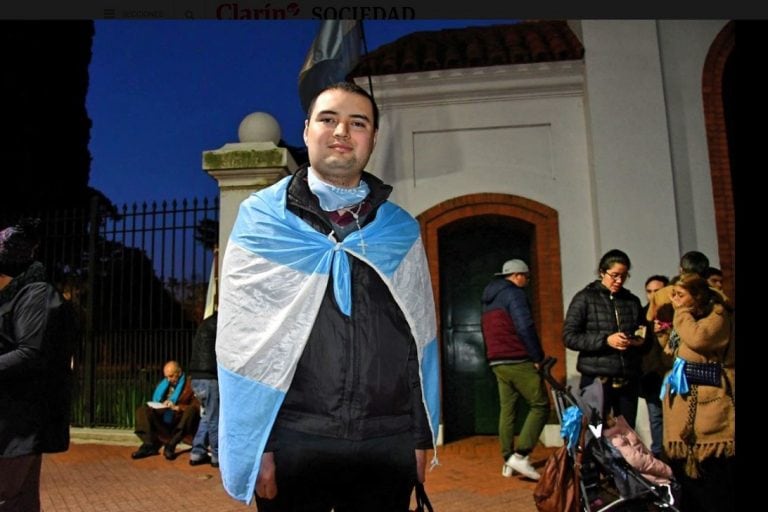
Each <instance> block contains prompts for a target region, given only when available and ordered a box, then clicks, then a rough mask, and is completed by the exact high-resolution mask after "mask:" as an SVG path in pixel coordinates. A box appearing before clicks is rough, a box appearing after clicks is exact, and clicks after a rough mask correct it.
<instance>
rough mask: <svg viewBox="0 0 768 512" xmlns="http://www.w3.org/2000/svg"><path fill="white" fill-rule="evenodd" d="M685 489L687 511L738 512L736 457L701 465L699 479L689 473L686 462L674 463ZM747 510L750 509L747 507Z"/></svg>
mask: <svg viewBox="0 0 768 512" xmlns="http://www.w3.org/2000/svg"><path fill="white" fill-rule="evenodd" d="M670 466H671V467H672V471H673V472H674V474H675V478H676V479H677V481H678V482H679V483H680V487H681V488H682V496H681V498H680V506H679V507H678V508H679V509H680V510H682V511H683V512H730V511H732V510H736V457H711V458H709V459H705V460H704V461H703V462H700V463H699V478H695V479H694V478H691V477H689V476H687V475H686V474H685V471H684V468H685V460H684V459H683V460H680V459H675V460H673V461H671V462H670ZM747 508H750V507H749V506H747Z"/></svg>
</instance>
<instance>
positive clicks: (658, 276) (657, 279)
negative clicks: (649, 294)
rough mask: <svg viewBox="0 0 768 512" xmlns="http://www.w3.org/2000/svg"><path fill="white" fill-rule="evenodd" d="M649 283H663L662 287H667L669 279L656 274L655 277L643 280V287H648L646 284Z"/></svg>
mask: <svg viewBox="0 0 768 512" xmlns="http://www.w3.org/2000/svg"><path fill="white" fill-rule="evenodd" d="M651 281H659V282H660V283H664V286H667V285H668V284H669V278H668V277H667V276H662V275H661V274H657V275H655V276H651V277H649V278H648V279H646V280H645V286H648V283H650V282H651Z"/></svg>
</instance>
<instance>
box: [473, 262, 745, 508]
mask: <svg viewBox="0 0 768 512" xmlns="http://www.w3.org/2000/svg"><path fill="white" fill-rule="evenodd" d="M630 268H631V262H630V259H629V256H628V255H627V254H626V253H625V252H623V251H620V250H617V249H613V250H610V251H608V252H606V253H605V254H604V255H603V256H602V257H601V258H600V261H599V262H598V265H597V279H596V280H594V281H592V282H590V283H588V284H587V285H586V286H585V287H584V288H583V289H582V290H580V291H578V292H577V293H576V295H575V296H574V297H573V298H572V299H571V301H570V304H569V306H568V309H567V313H566V315H565V320H564V324H563V339H564V343H565V346H566V347H567V348H569V349H571V350H574V351H576V352H577V354H578V360H577V369H578V371H579V374H580V382H579V387H580V388H581V389H582V390H585V389H586V388H587V387H589V386H591V385H593V384H595V383H599V386H600V388H601V393H600V396H601V397H602V410H601V411H599V413H600V415H601V418H602V419H603V420H604V421H606V422H607V424H608V425H612V424H613V423H614V421H616V420H618V421H619V423H620V424H622V425H624V426H625V427H624V428H625V430H631V429H634V428H635V426H636V421H637V412H638V399H639V397H643V398H644V399H645V402H646V405H647V409H648V420H649V425H648V426H649V430H650V433H651V443H650V444H651V446H650V451H649V453H648V455H651V454H652V455H653V456H654V457H655V458H656V459H658V460H659V461H664V462H667V463H668V464H669V466H671V470H672V471H671V472H672V473H674V476H675V478H676V479H677V481H678V482H679V483H680V486H681V496H680V499H681V500H680V502H679V503H678V506H680V507H682V508H681V509H682V510H696V511H699V510H704V511H707V510H712V511H715V510H718V511H722V510H731V509H732V508H733V506H734V503H735V501H734V500H735V494H734V481H735V460H736V458H735V452H736V451H735V367H734V361H735V340H734V337H733V332H734V331H733V307H732V306H731V304H730V301H729V300H728V298H727V297H726V296H725V295H724V294H723V291H722V284H723V275H722V272H721V271H720V270H719V269H717V268H714V267H710V266H709V260H708V258H707V257H706V256H705V255H704V254H702V253H700V252H698V251H690V252H688V253H686V254H684V255H683V256H682V258H681V259H680V267H679V274H678V275H677V276H675V277H674V278H673V279H672V280H670V279H669V278H668V277H667V276H664V275H652V276H650V277H648V278H647V279H646V280H645V294H646V299H647V303H646V305H645V306H642V305H641V301H640V299H639V298H638V297H637V296H635V295H634V294H633V293H631V292H630V291H629V290H627V289H626V288H625V286H624V285H625V284H626V283H627V280H628V279H629V276H630ZM529 279H530V271H529V268H528V266H527V264H526V263H525V262H524V261H521V260H518V259H514V260H509V261H507V262H506V263H504V266H503V269H502V271H501V272H499V273H497V274H496V277H495V278H494V279H493V280H492V281H491V282H490V283H489V284H488V286H487V287H486V288H485V291H484V292H483V296H482V306H483V313H482V330H483V337H484V341H485V346H486V352H487V353H486V355H487V359H488V362H489V364H490V366H491V369H492V370H493V372H494V374H495V375H496V379H497V381H498V387H499V397H500V406H501V407H500V418H499V440H500V445H501V454H502V457H503V459H504V464H503V466H502V475H503V476H507V477H508V476H511V475H512V474H514V473H515V472H516V473H520V474H521V475H522V476H524V477H527V478H530V479H533V480H538V479H539V478H540V475H539V473H538V472H537V471H536V469H535V468H534V467H533V466H532V465H531V464H530V462H529V460H528V454H529V453H530V451H531V449H532V447H533V446H534V445H535V444H536V442H537V440H538V436H539V434H540V433H541V431H542V428H543V427H544V422H545V421H546V416H547V412H548V402H547V399H546V394H545V391H543V383H542V381H541V378H540V376H539V375H538V374H537V372H536V369H537V368H538V365H539V364H540V363H541V362H542V361H543V359H544V353H543V351H542V348H541V344H540V342H539V339H538V337H537V335H536V330H535V327H534V324H533V319H532V316H531V313H530V306H529V304H528V299H527V296H526V295H525V293H524V291H523V288H524V287H525V286H527V284H528V282H529ZM595 385H597V384H595ZM542 397H543V398H542ZM518 399H522V401H524V402H525V403H526V404H527V406H528V409H529V412H528V415H527V417H526V418H525V421H524V422H523V426H522V428H521V429H520V432H519V435H518V437H517V440H516V441H515V410H516V402H517V401H518ZM542 418H543V420H542ZM660 463H661V462H660ZM592 477H593V475H590V474H587V472H586V470H585V471H584V472H583V473H582V478H584V479H587V478H592ZM595 496H596V495H595ZM588 499H592V498H591V497H590V498H588Z"/></svg>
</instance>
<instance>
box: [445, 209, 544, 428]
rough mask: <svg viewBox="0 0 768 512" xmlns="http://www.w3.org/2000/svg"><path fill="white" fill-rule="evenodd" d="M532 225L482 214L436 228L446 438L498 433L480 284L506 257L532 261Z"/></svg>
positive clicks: (497, 403)
mask: <svg viewBox="0 0 768 512" xmlns="http://www.w3.org/2000/svg"><path fill="white" fill-rule="evenodd" d="M530 233H531V230H530V226H529V225H527V224H525V223H521V222H519V221H515V220H514V219H511V218H509V217H502V216H495V215H484V216H477V217H471V218H467V219H462V220H459V221H456V222H453V223H451V224H449V225H447V226H444V227H442V228H440V231H439V233H438V238H439V258H440V290H441V298H440V305H441V329H442V333H441V334H442V337H441V340H442V364H443V424H444V429H445V431H444V435H445V439H446V441H452V440H456V439H460V438H462V437H466V436H471V435H477V434H497V433H498V418H499V396H498V391H497V387H496V378H495V376H494V375H493V372H491V370H490V368H489V367H488V362H487V360H486V358H485V345H484V343H483V336H482V332H481V327H480V316H481V312H482V306H481V303H480V297H481V296H482V292H483V289H484V288H485V286H486V285H487V284H488V282H489V281H490V280H491V279H492V278H493V274H494V273H495V272H498V271H500V270H501V266H502V264H503V263H504V261H506V260H508V259H511V258H522V259H524V260H525V261H530V247H531V234H530Z"/></svg>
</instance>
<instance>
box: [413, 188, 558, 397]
mask: <svg viewBox="0 0 768 512" xmlns="http://www.w3.org/2000/svg"><path fill="white" fill-rule="evenodd" d="M478 215H498V216H503V217H511V218H513V219H518V220H522V221H525V222H527V223H529V224H531V225H533V233H532V235H531V255H532V258H533V261H530V262H528V263H529V265H530V267H531V272H532V274H533V276H534V279H533V280H532V281H533V283H532V284H533V286H532V300H533V304H532V308H533V317H534V321H535V322H536V327H537V329H538V331H539V335H540V337H541V343H542V348H543V349H544V353H545V354H547V355H550V356H554V357H556V358H557V364H556V365H555V367H554V368H553V370H552V374H553V376H554V377H555V378H556V379H557V380H558V381H559V382H561V383H564V382H565V346H564V345H563V289H562V272H561V264H560V231H559V220H558V214H557V211H556V210H554V209H553V208H550V207H549V206H546V205H544V204H542V203H539V202H537V201H533V200H531V199H526V198H524V197H520V196H515V195H511V194H492V193H482V194H469V195H465V196H459V197H454V198H452V199H449V200H447V201H443V202H442V203H439V204H437V205H435V206H433V207H432V208H429V209H428V210H426V211H424V212H423V213H421V214H420V215H419V216H418V217H417V220H418V221H419V224H420V226H421V237H422V240H423V242H424V249H425V251H426V253H427V261H428V264H429V273H430V277H431V278H432V292H433V294H434V297H435V309H436V317H437V335H438V337H439V338H442V325H441V323H442V322H441V318H440V312H441V311H442V309H441V304H440V254H439V243H438V242H439V241H438V231H439V229H440V228H441V227H442V226H445V225H447V224H450V223H452V222H454V221H457V220H459V219H463V218H466V217H475V216H478ZM438 341H439V343H438V347H439V350H440V351H442V341H443V340H442V339H439V340H438ZM441 355H442V354H441ZM441 400H442V397H441Z"/></svg>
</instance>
